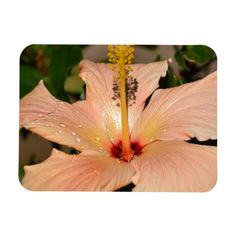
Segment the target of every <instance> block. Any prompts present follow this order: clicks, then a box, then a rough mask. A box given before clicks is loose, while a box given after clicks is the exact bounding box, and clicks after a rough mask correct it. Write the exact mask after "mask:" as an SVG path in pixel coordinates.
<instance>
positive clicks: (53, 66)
mask: <svg viewBox="0 0 236 236" xmlns="http://www.w3.org/2000/svg"><path fill="white" fill-rule="evenodd" d="M47 53H48V54H49V58H51V59H50V62H49V67H48V80H47V85H48V87H49V88H53V89H52V93H53V94H54V95H55V96H56V97H57V98H59V99H62V100H65V101H68V96H67V94H66V92H65V90H64V82H65V80H66V78H67V76H68V74H69V71H70V69H71V68H72V67H73V66H74V65H76V64H78V63H79V62H80V60H81V59H82V53H81V48H80V46H77V45H58V46H51V47H48V48H47Z"/></svg>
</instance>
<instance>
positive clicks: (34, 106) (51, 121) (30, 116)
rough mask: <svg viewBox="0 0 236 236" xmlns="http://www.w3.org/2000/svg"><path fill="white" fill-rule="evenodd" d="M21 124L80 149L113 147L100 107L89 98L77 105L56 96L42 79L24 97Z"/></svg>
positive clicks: (45, 136) (101, 150) (55, 140)
mask: <svg viewBox="0 0 236 236" xmlns="http://www.w3.org/2000/svg"><path fill="white" fill-rule="evenodd" d="M20 125H21V127H25V128H26V129H29V130H30V131H32V132H33V133H36V134H39V135H41V136H42V137H44V138H46V139H48V140H51V141H54V142H57V143H59V144H63V145H66V146H69V147H73V148H75V149H77V150H80V151H81V150H97V151H100V152H106V151H108V149H109V147H110V140H109V138H108V136H107V135H106V132H105V127H104V126H103V122H102V120H101V116H100V114H99V111H97V110H94V109H93V107H91V106H89V105H88V104H87V103H86V101H80V102H78V103H77V104H76V106H74V105H71V104H69V103H66V102H62V101H60V100H58V99H56V98H55V97H53V96H52V95H51V94H50V93H49V92H48V90H47V89H46V87H45V86H44V84H43V82H42V81H41V82H40V83H39V85H38V86H37V87H36V88H35V89H34V90H33V91H31V92H30V93H29V94H27V95H26V96H25V97H24V98H22V99H21V101H20ZM106 148H107V150H106Z"/></svg>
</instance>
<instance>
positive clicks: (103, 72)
mask: <svg viewBox="0 0 236 236" xmlns="http://www.w3.org/2000/svg"><path fill="white" fill-rule="evenodd" d="M131 67H132V68H133V71H132V72H131V75H132V76H133V77H134V78H136V79H137V81H138V84H139V86H138V91H137V93H136V100H135V104H134V105H132V106H131V107H129V126H130V128H132V127H133V125H134V123H135V121H136V120H137V118H138V117H139V115H140V113H141V111H142V110H143V107H144V101H145V100H146V98H147V97H148V96H149V95H150V94H151V93H152V92H153V91H154V90H155V89H156V88H157V87H158V82H159V79H160V77H161V76H165V74H166V71H167V67H168V65H167V61H162V62H154V63H149V64H136V65H131ZM79 69H80V76H81V78H82V79H83V80H84V81H85V82H86V85H87V91H86V99H87V101H88V102H89V103H90V104H93V106H94V107H95V109H98V110H100V111H101V113H103V115H104V120H105V126H106V127H108V128H109V129H110V130H112V133H113V134H114V133H115V132H116V135H115V136H116V137H118V136H120V129H121V121H120V108H119V107H117V106H116V102H115V101H114V100H112V97H113V95H114V92H113V90H112V88H113V77H114V72H113V71H112V70H111V69H110V68H109V65H108V64H104V63H93V62H91V61H88V60H83V61H82V62H81V63H80V66H79Z"/></svg>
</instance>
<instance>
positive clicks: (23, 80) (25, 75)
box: [20, 65, 44, 98]
mask: <svg viewBox="0 0 236 236" xmlns="http://www.w3.org/2000/svg"><path fill="white" fill-rule="evenodd" d="M43 77H44V75H43V74H41V73H40V72H39V71H38V70H37V69H35V68H33V67H31V66H28V65H21V66H20V97H21V98H22V97H23V96H25V95H26V94H27V93H29V92H30V91H31V90H32V89H33V88H34V87H35V86H36V85H37V84H38V83H39V81H40V80H41V79H43Z"/></svg>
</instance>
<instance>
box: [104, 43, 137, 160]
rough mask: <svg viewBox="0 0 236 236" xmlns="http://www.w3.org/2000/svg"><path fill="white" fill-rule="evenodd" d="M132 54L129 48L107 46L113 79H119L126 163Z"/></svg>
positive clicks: (123, 154) (127, 158)
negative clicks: (128, 86) (128, 96)
mask: <svg viewBox="0 0 236 236" xmlns="http://www.w3.org/2000/svg"><path fill="white" fill-rule="evenodd" d="M133 52H134V49H133V48H132V47H130V46H108V58H109V61H110V62H111V63H113V64H114V67H113V70H114V71H115V72H116V73H117V74H118V76H115V78H114V79H118V78H119V81H120V104H121V124H122V157H123V158H124V159H125V160H127V161H129V160H130V159H131V158H132V151H131V146H130V135H129V123H128V106H127V94H126V93H127V91H126V80H127V79H128V75H129V71H130V70H131V67H130V66H129V64H130V63H131V61H132V59H133Z"/></svg>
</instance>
